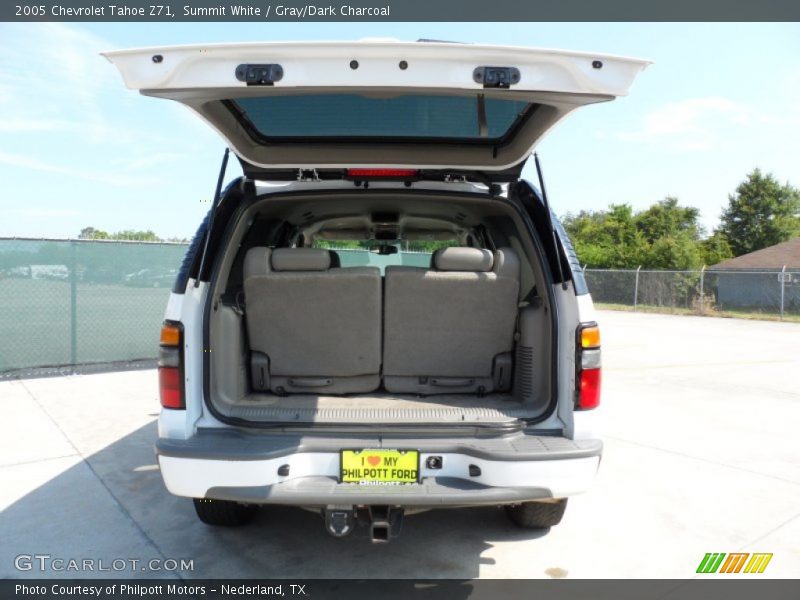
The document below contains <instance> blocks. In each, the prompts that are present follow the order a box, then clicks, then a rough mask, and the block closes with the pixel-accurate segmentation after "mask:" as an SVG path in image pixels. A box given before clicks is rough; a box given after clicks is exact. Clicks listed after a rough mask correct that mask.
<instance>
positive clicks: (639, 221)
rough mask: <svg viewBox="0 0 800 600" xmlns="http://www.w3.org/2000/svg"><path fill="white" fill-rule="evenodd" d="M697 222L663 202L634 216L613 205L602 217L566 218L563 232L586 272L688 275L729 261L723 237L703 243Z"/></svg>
mask: <svg viewBox="0 0 800 600" xmlns="http://www.w3.org/2000/svg"><path fill="white" fill-rule="evenodd" d="M699 218H700V211H699V210H697V209H696V208H694V207H691V206H681V205H680V203H679V202H678V199H677V198H675V197H673V196H667V197H666V198H664V199H663V200H660V201H658V202H656V203H655V204H653V205H652V206H650V207H649V208H647V209H645V210H643V211H639V212H637V213H634V212H633V210H632V209H631V207H630V206H629V205H627V204H622V205H613V204H612V205H611V206H610V207H609V209H608V210H606V211H593V212H587V211H584V212H581V213H578V214H577V215H567V216H566V217H565V218H564V226H565V228H566V230H567V232H568V233H569V235H570V237H571V238H572V241H573V243H574V245H575V251H576V252H577V254H578V258H579V259H580V261H581V262H582V263H583V264H588V265H589V266H591V267H595V268H612V269H613V268H617V269H626V268H627V269H633V268H636V267H638V266H640V265H641V266H642V267H644V268H646V269H674V270H687V269H699V268H700V267H701V266H702V265H703V264H715V263H717V262H720V261H721V260H724V259H725V258H729V257H730V248H729V247H728V246H727V242H726V241H725V237H724V235H722V234H715V235H714V236H711V237H710V238H708V239H703V234H704V230H703V227H702V226H701V225H700V223H699ZM709 261H711V262H709Z"/></svg>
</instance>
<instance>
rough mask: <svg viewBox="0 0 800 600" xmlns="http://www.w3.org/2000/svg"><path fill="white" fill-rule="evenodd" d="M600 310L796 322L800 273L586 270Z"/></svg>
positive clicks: (785, 270) (798, 309)
mask: <svg viewBox="0 0 800 600" xmlns="http://www.w3.org/2000/svg"><path fill="white" fill-rule="evenodd" d="M584 274H585V276H586V282H587V284H588V286H589V291H590V292H591V293H592V298H593V299H594V301H595V303H596V304H598V305H599V306H601V307H603V306H606V307H608V308H621V309H628V310H642V311H654V312H673V313H683V314H702V315H720V316H743V317H745V316H752V317H756V318H777V319H781V320H783V319H791V320H796V319H800V271H797V270H791V269H786V268H785V267H784V268H782V269H775V270H735V271H734V270H725V271H720V270H713V269H701V270H699V271H667V270H658V271H655V270H645V269H631V270H625V269H584Z"/></svg>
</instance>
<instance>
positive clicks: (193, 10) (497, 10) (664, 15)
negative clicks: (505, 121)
mask: <svg viewBox="0 0 800 600" xmlns="http://www.w3.org/2000/svg"><path fill="white" fill-rule="evenodd" d="M0 21H65V22H69V21H81V22H103V21H108V22H112V21H126V22H148V23H152V22H168V23H169V22H175V23H186V22H206V21H238V22H250V23H255V22H266V21H282V22H286V21H330V22H335V21H428V22H431V21H433V22H437V21H438V22H453V21H461V22H466V21H483V22H502V21H513V22H520V21H531V22H533V21H623V22H624V21H683V22H689V21H762V22H763V21H800V2H797V1H795V0H758V1H756V0H491V2H487V1H486V0H334V1H332V2H331V1H329V0H328V1H323V0H321V1H319V2H317V3H313V2H308V0H278V1H271V0H244V1H241V2H236V1H233V2H214V1H213V0H191V1H190V0H178V1H172V2H170V1H165V0H116V1H115V0H112V1H111V2H105V1H96V2H93V1H91V0H38V1H37V0H32V1H30V2H28V1H13V0H12V1H11V2H5V1H4V2H2V3H0Z"/></svg>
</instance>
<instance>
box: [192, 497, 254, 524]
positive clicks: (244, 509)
mask: <svg viewBox="0 0 800 600" xmlns="http://www.w3.org/2000/svg"><path fill="white" fill-rule="evenodd" d="M194 510H195V511H196V512H197V516H198V517H199V518H200V520H201V521H202V522H203V523H205V524H206V525H214V526H220V527H239V526H241V525H247V524H248V523H249V522H250V521H252V520H253V519H254V518H255V516H256V514H257V513H258V507H257V506H256V505H254V504H239V503H238V502H231V501H229V500H212V499H210V498H195V499H194Z"/></svg>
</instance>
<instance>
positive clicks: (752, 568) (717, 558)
mask: <svg viewBox="0 0 800 600" xmlns="http://www.w3.org/2000/svg"><path fill="white" fill-rule="evenodd" d="M748 559H749V560H748ZM771 560H772V554H771V553H769V554H767V553H755V554H750V553H748V552H732V553H731V554H725V553H724V552H708V553H707V554H706V555H705V556H704V557H703V560H701V561H700V564H699V565H698V566H697V572H698V573H763V572H764V569H766V568H767V565H768V564H769V561H771Z"/></svg>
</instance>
